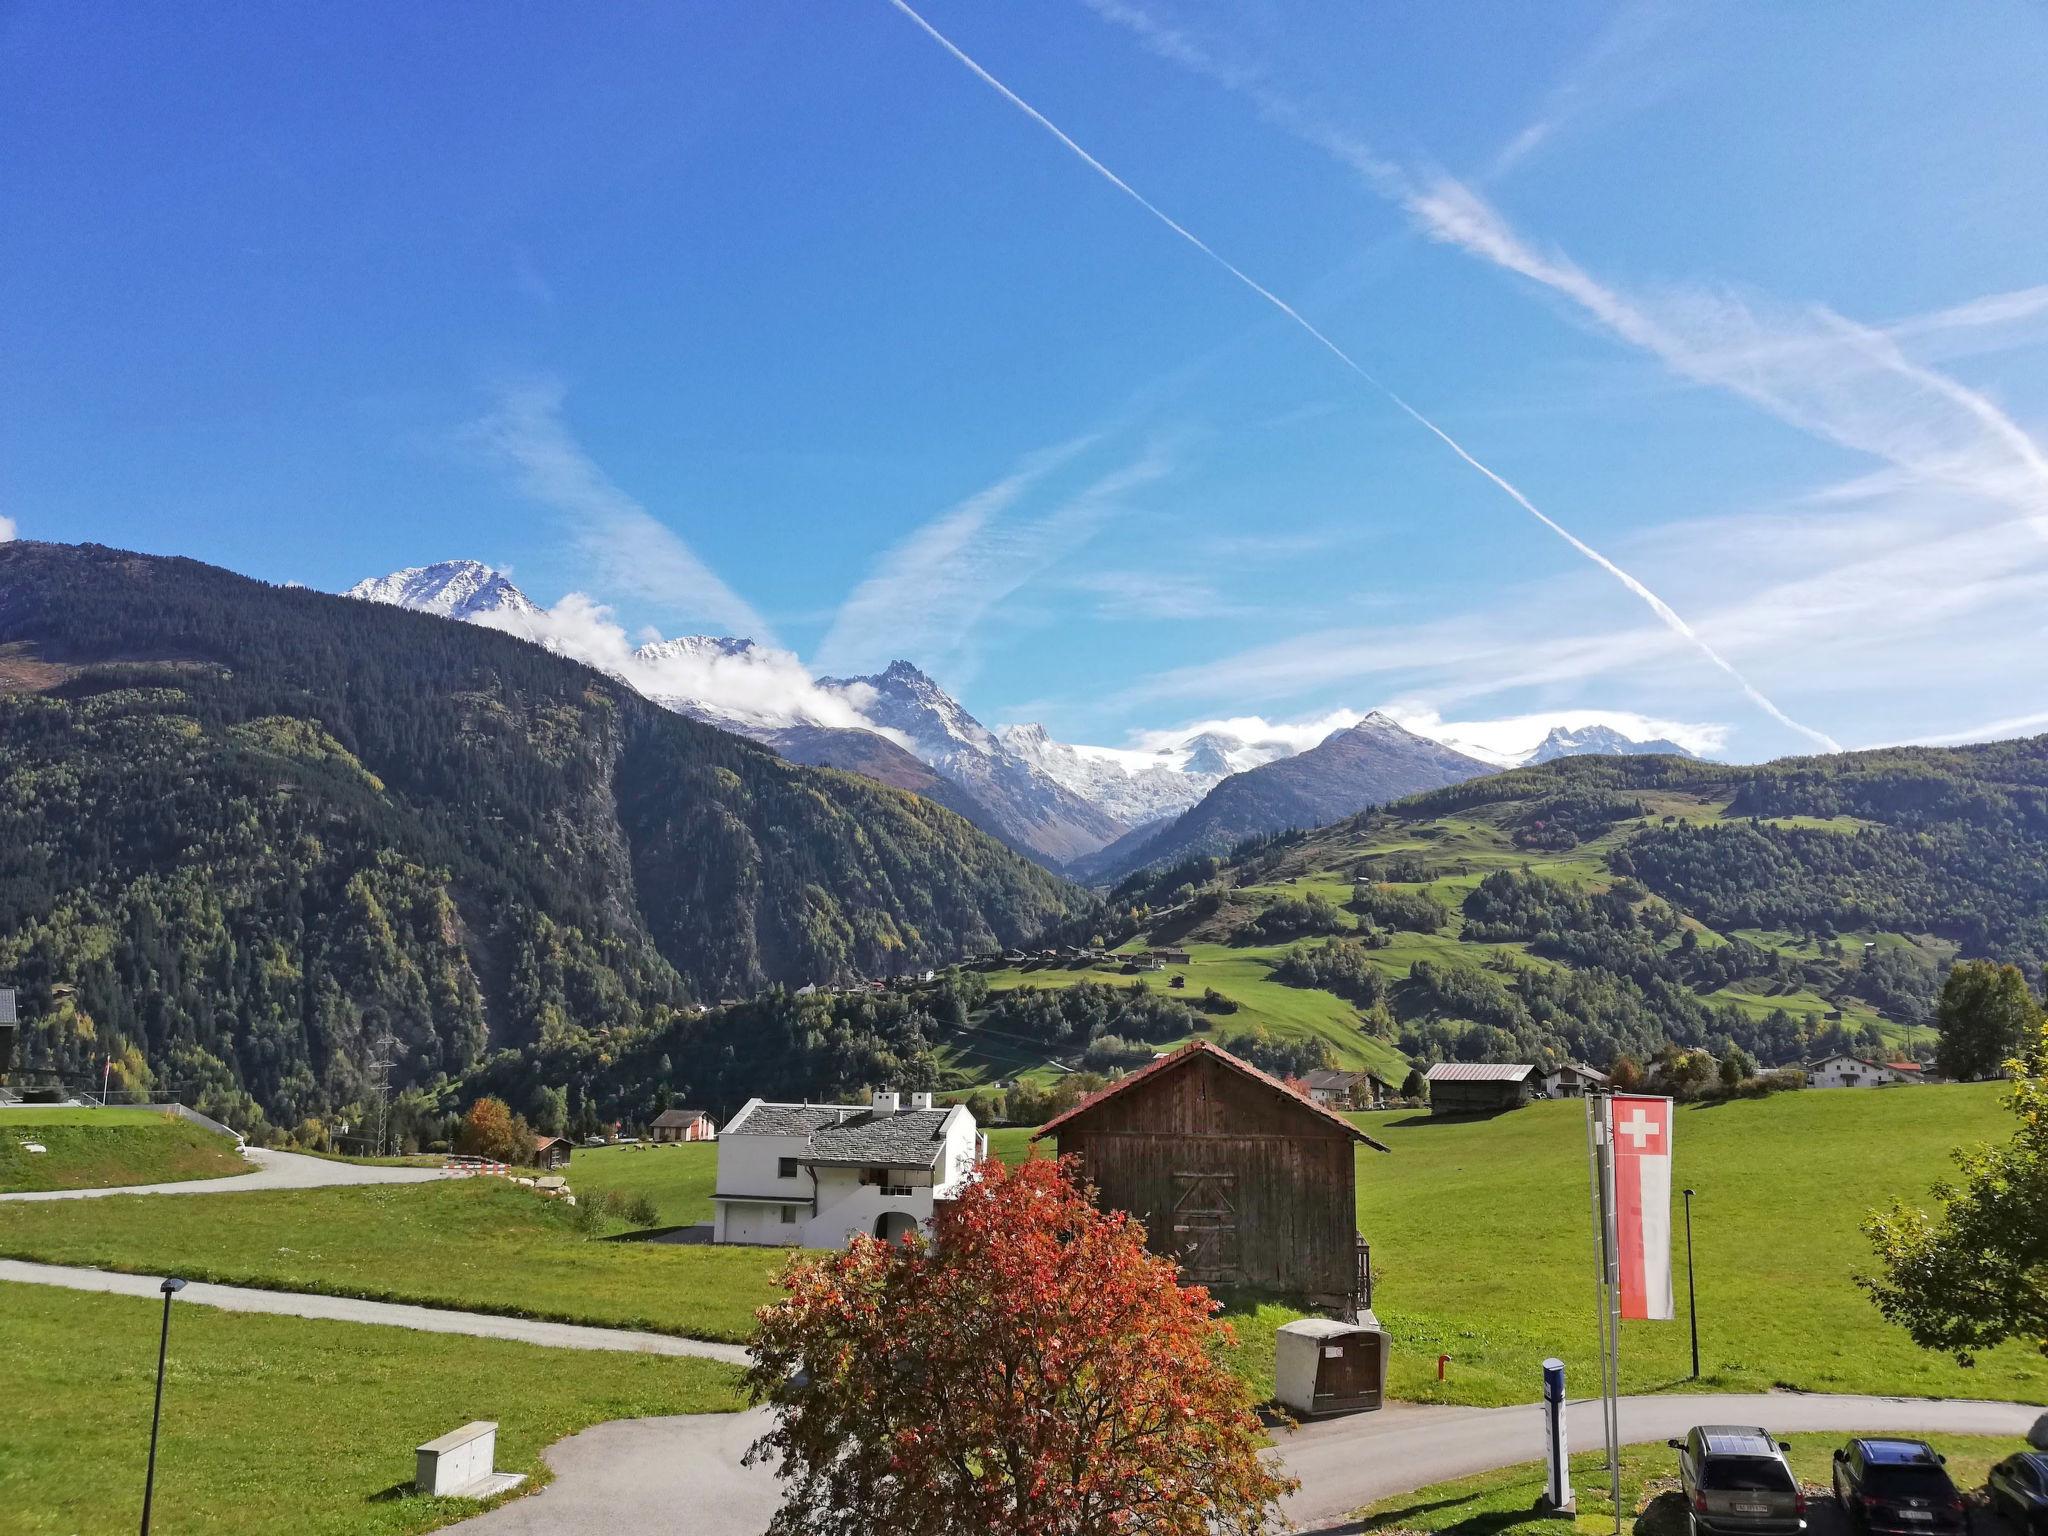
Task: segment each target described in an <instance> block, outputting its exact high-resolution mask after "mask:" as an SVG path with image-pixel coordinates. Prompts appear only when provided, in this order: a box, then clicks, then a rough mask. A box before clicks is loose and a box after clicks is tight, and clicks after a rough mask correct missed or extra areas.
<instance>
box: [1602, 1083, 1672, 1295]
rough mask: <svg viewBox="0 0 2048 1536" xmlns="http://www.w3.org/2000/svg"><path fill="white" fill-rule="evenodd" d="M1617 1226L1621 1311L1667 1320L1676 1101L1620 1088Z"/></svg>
mask: <svg viewBox="0 0 2048 1536" xmlns="http://www.w3.org/2000/svg"><path fill="white" fill-rule="evenodd" d="M1608 1124H1609V1127H1610V1130H1609V1134H1610V1135H1611V1136H1612V1137H1613V1138H1614V1204H1615V1232H1616V1236H1617V1238H1618V1240H1619V1243H1620V1248H1621V1254H1620V1257H1621V1315H1622V1316H1623V1317H1640V1318H1648V1319H1652V1320H1656V1321H1663V1322H1668V1321H1670V1319H1671V1317H1672V1316H1673V1311H1672V1305H1671V1101H1670V1100H1669V1099H1652V1098H1645V1097H1643V1096H1641V1095H1639V1094H1627V1093H1617V1094H1615V1095H1614V1098H1613V1100H1612V1103H1611V1118H1610V1120H1609V1122H1608Z"/></svg>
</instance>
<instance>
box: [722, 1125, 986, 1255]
mask: <svg viewBox="0 0 2048 1536" xmlns="http://www.w3.org/2000/svg"><path fill="white" fill-rule="evenodd" d="M984 1151H985V1146H984V1143H983V1140H982V1138H981V1137H980V1135H979V1134H978V1132H977V1130H976V1127H975V1123H974V1116H973V1115H972V1114H970V1113H969V1112H968V1110H967V1107H966V1106H965V1105H960V1104H956V1105H954V1106H953V1107H952V1108H950V1109H940V1108H937V1107H936V1106H934V1105H933V1103H932V1096H931V1095H930V1094H928V1093H913V1094H911V1095H909V1102H908V1103H907V1104H906V1103H905V1102H904V1099H903V1096H902V1095H900V1094H897V1093H895V1092H881V1093H877V1094H875V1095H874V1098H873V1100H872V1101H871V1102H870V1103H867V1104H771V1103H768V1102H766V1101H765V1100H762V1099H749V1100H747V1102H746V1104H745V1105H744V1106H743V1107H742V1108H741V1110H740V1112H739V1113H738V1114H736V1115H734V1116H733V1117H732V1119H731V1120H730V1121H728V1122H727V1123H726V1126H725V1129H724V1130H722V1131H721V1132H719V1134H718V1189H717V1193H715V1194H714V1195H712V1197H711V1199H712V1207H713V1211H714V1216H713V1219H712V1230H711V1236H712V1241H713V1242H718V1243H762V1244H783V1243H794V1244H798V1245H800V1246H802V1247H805V1248H844V1247H845V1246H846V1244H847V1241H848V1239H849V1238H851V1237H852V1236H853V1235H854V1234H855V1233H861V1232H864V1233H868V1234H869V1235H871V1236H874V1237H879V1238H884V1239H895V1238H898V1237H902V1236H904V1235H906V1234H907V1233H909V1232H911V1231H913V1230H915V1229H917V1228H919V1227H924V1228H929V1227H930V1225H931V1220H932V1214H933V1212H934V1210H935V1209H936V1208H937V1206H938V1204H939V1203H940V1202H941V1201H944V1200H946V1199H949V1198H950V1197H951V1196H952V1195H953V1194H955V1193H956V1192H957V1191H958V1190H959V1188H960V1186H961V1185H962V1184H964V1183H965V1182H966V1181H967V1179H968V1178H969V1177H970V1176H972V1174H973V1172H974V1165H975V1163H976V1162H977V1161H978V1160H979V1158H980V1157H981V1155H982V1153H983V1152H984Z"/></svg>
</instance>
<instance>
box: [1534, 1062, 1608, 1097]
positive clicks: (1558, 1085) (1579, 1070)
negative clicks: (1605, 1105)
mask: <svg viewBox="0 0 2048 1536" xmlns="http://www.w3.org/2000/svg"><path fill="white" fill-rule="evenodd" d="M1608 1082H1609V1079H1608V1076H1607V1074H1606V1073H1605V1072H1601V1071H1597V1070H1595V1069H1594V1068H1592V1067H1586V1066H1581V1065H1580V1064H1579V1063H1578V1062H1576V1061H1568V1062H1566V1063H1565V1064H1564V1065H1563V1066H1561V1067H1552V1068H1551V1069H1550V1070H1549V1071H1548V1072H1545V1073H1544V1074H1543V1075H1542V1077H1541V1079H1540V1080H1539V1082H1538V1086H1539V1087H1540V1088H1541V1089H1542V1090H1543V1095H1544V1097H1545V1098H1551V1099H1582V1098H1584V1097H1585V1096H1586V1095H1587V1094H1589V1093H1599V1092H1601V1091H1602V1090H1604V1089H1605V1088H1606V1087H1607V1086H1608Z"/></svg>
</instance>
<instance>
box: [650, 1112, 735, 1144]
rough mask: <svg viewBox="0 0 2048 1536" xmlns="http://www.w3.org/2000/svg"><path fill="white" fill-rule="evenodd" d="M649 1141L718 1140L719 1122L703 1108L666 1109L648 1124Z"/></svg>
mask: <svg viewBox="0 0 2048 1536" xmlns="http://www.w3.org/2000/svg"><path fill="white" fill-rule="evenodd" d="M647 1139H648V1140H649V1141H716V1140H718V1124H717V1122H716V1121H714V1120H713V1119H712V1118H711V1116H710V1114H709V1113H707V1112H706V1111H704V1110H701V1109H664V1110H663V1111H662V1112H661V1113H660V1114H658V1115H656V1116H655V1117H654V1118H653V1119H652V1120H651V1121H649V1122H648V1125H647Z"/></svg>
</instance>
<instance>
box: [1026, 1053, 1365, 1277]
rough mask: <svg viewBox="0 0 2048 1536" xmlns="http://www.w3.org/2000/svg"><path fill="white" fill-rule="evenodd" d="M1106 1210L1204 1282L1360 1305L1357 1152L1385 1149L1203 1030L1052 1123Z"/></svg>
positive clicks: (1049, 1129)
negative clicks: (1119, 1213) (1132, 1219)
mask: <svg viewBox="0 0 2048 1536" xmlns="http://www.w3.org/2000/svg"><path fill="white" fill-rule="evenodd" d="M1047 1136H1050V1137H1052V1138H1053V1139H1054V1141H1055V1142H1057V1143H1058V1146H1059V1150H1060V1153H1061V1155H1063V1156H1064V1155H1067V1154H1069V1153H1071V1154H1074V1155H1077V1156H1078V1157H1079V1158H1080V1159H1081V1166H1082V1170H1083V1172H1084V1173H1085V1174H1086V1176H1087V1177H1088V1179H1089V1180H1090V1181H1091V1182H1092V1183H1093V1184H1094V1185H1095V1187H1096V1191H1097V1199H1098V1200H1099V1201H1100V1203H1101V1204H1102V1205H1103V1206H1104V1207H1105V1208H1108V1209H1118V1210H1126V1211H1129V1212H1131V1213H1132V1214H1133V1215H1134V1216H1136V1217H1138V1219H1139V1220H1141V1221H1142V1222H1144V1224H1145V1237H1146V1245H1147V1246H1148V1247H1150V1248H1151V1249H1152V1251H1153V1252H1154V1253H1158V1254H1163V1255H1165V1256H1166V1257H1168V1258H1172V1259H1176V1260H1178V1261H1179V1262H1180V1265H1181V1269H1182V1272H1183V1273H1184V1274H1185V1275H1186V1277H1187V1278H1188V1279H1189V1280H1192V1281H1196V1282H1198V1283H1200V1284H1203V1285H1212V1286H1217V1285H1223V1286H1229V1285H1247V1286H1257V1287H1261V1288H1263V1289H1270V1290H1277V1291H1285V1292H1289V1293H1291V1294H1294V1295H1298V1296H1302V1297H1305V1298H1307V1299H1308V1300H1310V1301H1311V1302H1313V1303H1315V1304H1317V1305H1320V1306H1330V1307H1339V1308H1345V1309H1348V1310H1349V1309H1357V1308H1360V1307H1363V1306H1366V1305H1368V1303H1369V1298H1368V1283H1369V1282H1368V1275H1369V1263H1368V1260H1367V1255H1366V1249H1365V1243H1364V1240H1363V1239H1362V1238H1360V1236H1359V1235H1358V1230H1357V1176H1356V1162H1357V1159H1356V1153H1357V1149H1358V1146H1359V1144H1360V1143H1363V1144H1364V1145H1366V1146H1368V1147H1373V1148H1376V1149H1377V1150H1379V1151H1381V1152H1384V1151H1386V1150H1387V1149H1386V1148H1385V1147H1384V1146H1381V1145H1380V1143H1379V1142H1377V1141H1375V1140H1373V1139H1372V1137H1370V1136H1368V1135H1366V1134H1365V1132H1363V1131H1361V1130H1360V1129H1358V1127H1357V1126H1355V1125H1353V1124H1352V1123H1351V1122H1350V1121H1349V1120H1347V1119H1345V1118H1344V1117H1343V1116H1342V1115H1340V1114H1337V1113H1336V1112H1335V1111H1333V1110H1329V1109H1325V1108H1324V1107H1323V1106H1322V1105H1320V1104H1316V1103H1313V1102H1312V1101H1310V1100H1309V1099H1307V1098H1305V1097H1303V1096H1302V1095H1301V1094H1299V1093H1296V1092H1295V1091H1294V1090H1293V1089H1292V1088H1290V1087H1288V1086H1287V1085H1286V1084H1285V1083H1283V1082H1281V1081H1280V1080H1279V1079H1278V1078H1275V1077H1270V1076H1268V1075H1267V1074H1266V1073H1264V1072H1261V1071H1259V1070H1258V1068H1256V1067H1254V1066H1252V1065H1251V1064H1250V1063H1248V1062H1244V1061H1240V1060H1239V1059H1238V1058H1237V1057H1235V1056H1233V1055H1231V1054H1230V1053H1229V1052H1228V1051H1224V1050H1219V1049H1218V1048H1217V1047H1215V1046H1213V1045H1211V1044H1209V1043H1208V1042H1207V1041H1206V1040H1197V1041H1195V1042H1193V1043H1192V1044H1189V1045H1184V1046H1182V1047H1181V1048H1180V1049H1179V1050H1177V1051H1175V1052H1173V1053H1172V1054H1171V1055H1168V1056H1163V1057H1161V1058H1160V1059H1159V1060H1157V1061H1155V1062H1153V1063H1152V1065H1150V1066H1149V1067H1146V1068H1144V1069H1143V1070H1142V1071H1138V1072H1134V1073H1132V1074H1131V1075H1130V1076H1128V1077H1125V1078H1120V1079H1119V1080H1118V1081H1116V1082H1114V1083H1111V1084H1110V1085H1109V1086H1108V1087H1106V1088H1103V1089H1102V1090H1100V1091H1099V1092H1097V1093H1095V1094H1093V1095H1092V1096H1090V1097H1089V1098H1087V1099H1084V1100H1082V1101H1081V1103H1079V1104H1077V1105H1076V1106H1075V1107H1074V1108H1072V1109H1070V1110H1068V1111H1067V1112H1066V1113H1065V1114H1063V1115H1059V1116H1057V1117H1055V1118H1054V1119H1052V1120H1050V1121H1048V1122H1047V1123H1046V1124H1045V1126H1044V1127H1042V1128H1041V1129H1040V1130H1039V1132H1038V1134H1037V1135H1036V1136H1034V1137H1033V1138H1032V1140H1033V1141H1037V1140H1039V1139H1041V1138H1043V1137H1047Z"/></svg>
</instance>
